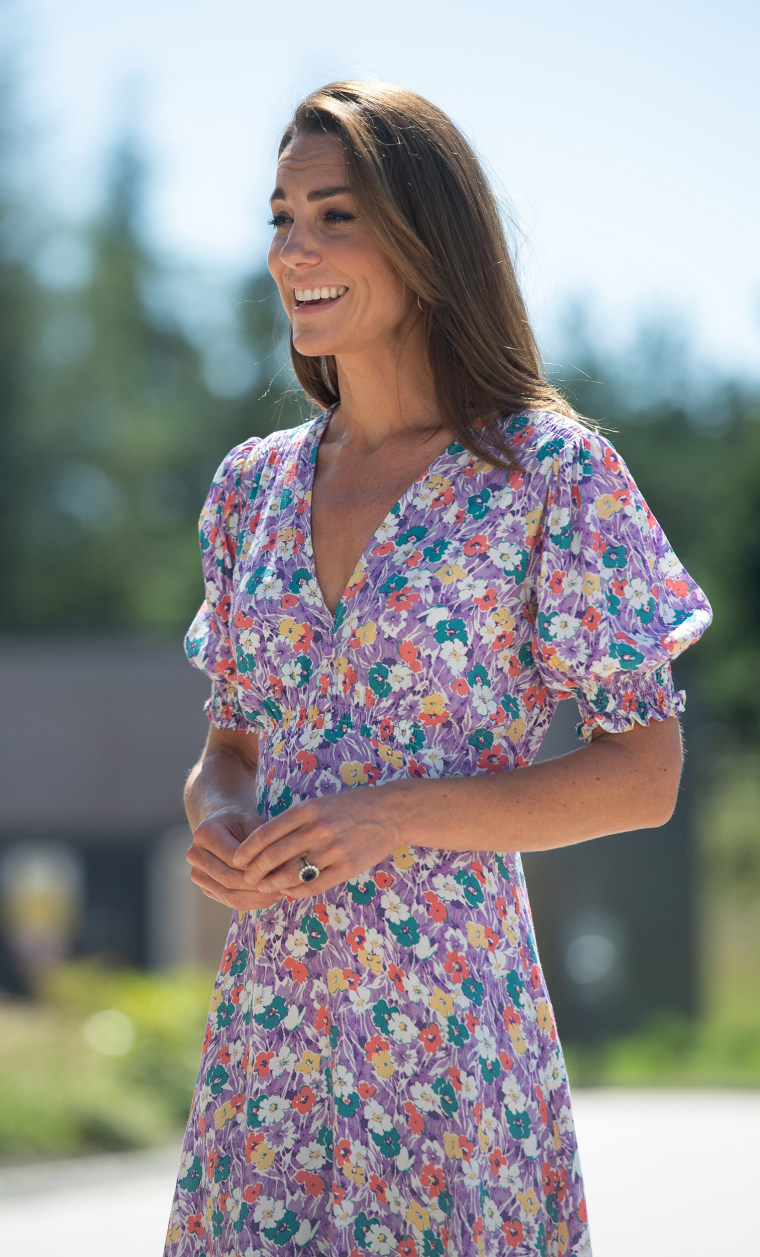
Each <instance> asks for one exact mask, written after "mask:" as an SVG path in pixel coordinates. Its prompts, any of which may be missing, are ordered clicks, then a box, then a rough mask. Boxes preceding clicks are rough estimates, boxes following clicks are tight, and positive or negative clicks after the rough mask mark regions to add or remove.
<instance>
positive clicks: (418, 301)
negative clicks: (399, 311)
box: [417, 293, 425, 314]
mask: <svg viewBox="0 0 760 1257" xmlns="http://www.w3.org/2000/svg"><path fill="white" fill-rule="evenodd" d="M417 305H418V306H419V307H420V310H422V302H421V301H420V294H419V293H417ZM422 313H423V314H424V313H425V311H424V310H422Z"/></svg>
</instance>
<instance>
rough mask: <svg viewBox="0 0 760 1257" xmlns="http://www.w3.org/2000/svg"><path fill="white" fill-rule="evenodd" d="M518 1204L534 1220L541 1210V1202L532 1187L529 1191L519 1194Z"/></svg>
mask: <svg viewBox="0 0 760 1257" xmlns="http://www.w3.org/2000/svg"><path fill="white" fill-rule="evenodd" d="M517 1203H518V1204H519V1206H520V1208H521V1209H523V1210H524V1211H525V1213H529V1214H530V1215H531V1216H532V1217H534V1218H535V1216H536V1214H537V1213H538V1211H539V1209H540V1208H541V1202H540V1201H539V1199H538V1196H537V1195H536V1193H535V1192H534V1190H533V1188H532V1187H529V1188H528V1190H527V1191H524V1192H518V1193H517Z"/></svg>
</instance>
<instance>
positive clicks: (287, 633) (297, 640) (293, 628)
mask: <svg viewBox="0 0 760 1257" xmlns="http://www.w3.org/2000/svg"><path fill="white" fill-rule="evenodd" d="M306 627H307V626H306V625H305V624H299V623H298V621H297V620H294V619H292V618H291V617H290V616H289V615H288V616H286V617H285V619H284V620H280V623H279V625H278V629H279V633H280V637H284V638H285V639H286V640H287V641H289V642H290V644H291V646H300V644H301V642H302V641H303V639H304V637H305V636H306Z"/></svg>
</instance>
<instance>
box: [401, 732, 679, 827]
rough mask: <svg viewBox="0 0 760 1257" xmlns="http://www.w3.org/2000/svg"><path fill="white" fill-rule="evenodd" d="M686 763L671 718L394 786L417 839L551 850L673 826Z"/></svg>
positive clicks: (404, 825)
mask: <svg viewBox="0 0 760 1257" xmlns="http://www.w3.org/2000/svg"><path fill="white" fill-rule="evenodd" d="M681 765H682V749H681V734H680V727H679V724H678V720H677V718H676V717H670V718H669V719H668V720H665V721H652V723H651V724H650V725H648V726H641V725H635V726H634V729H632V730H631V731H629V732H628V733H624V734H603V735H602V736H600V737H598V738H596V739H595V740H594V741H593V742H592V743H591V744H590V745H588V746H584V747H580V748H579V749H578V750H576V751H571V752H570V753H569V754H567V755H562V756H560V757H559V758H557V759H552V760H548V761H545V762H543V763H540V764H531V765H530V766H529V767H527V768H520V769H518V770H515V771H512V772H498V773H488V774H485V775H482V776H478V777H450V778H437V779H427V780H425V779H420V778H411V779H405V780H403V781H397V782H392V783H389V785H388V787H387V788H388V789H389V790H390V791H392V792H394V793H396V795H397V801H398V807H399V810H400V811H401V812H403V815H404V821H403V827H404V830H405V831H406V832H407V833H409V835H410V842H411V843H413V844H414V843H416V844H417V845H418V846H425V847H443V848H445V849H448V850H455V851H506V850H513V851H542V850H548V849H550V848H552V847H563V846H569V845H571V844H573V843H576V842H585V841H586V840H588V839H590V838H598V837H601V836H602V835H603V834H616V833H624V832H626V831H629V830H635V829H646V828H651V827H655V826H658V825H663V824H665V822H666V821H667V820H668V819H669V818H670V816H671V815H672V813H673V809H674V807H675V802H676V796H677V793H678V783H679V780H680V774H681Z"/></svg>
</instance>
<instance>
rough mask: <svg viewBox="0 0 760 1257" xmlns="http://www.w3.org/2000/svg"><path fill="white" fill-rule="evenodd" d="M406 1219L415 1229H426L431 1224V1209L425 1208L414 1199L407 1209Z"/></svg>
mask: <svg viewBox="0 0 760 1257" xmlns="http://www.w3.org/2000/svg"><path fill="white" fill-rule="evenodd" d="M406 1220H407V1222H411V1224H412V1226H413V1227H414V1229H415V1231H426V1230H427V1229H428V1227H429V1226H430V1210H429V1209H423V1207H422V1205H418V1204H417V1201H416V1200H413V1201H412V1203H411V1204H410V1206H409V1208H408V1209H407V1211H406Z"/></svg>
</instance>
